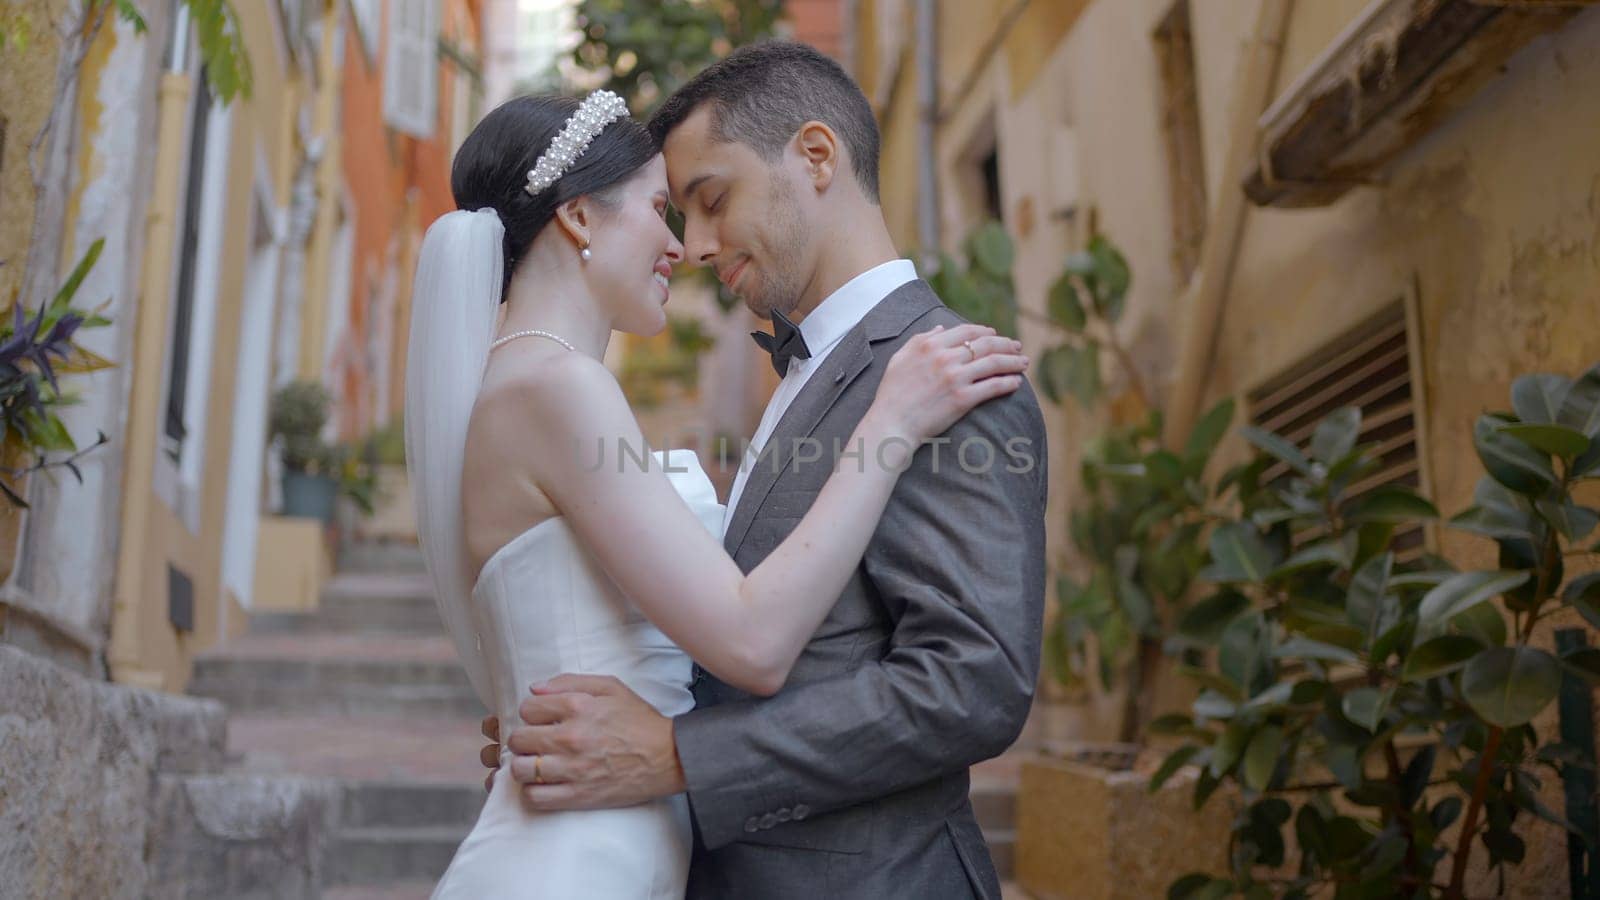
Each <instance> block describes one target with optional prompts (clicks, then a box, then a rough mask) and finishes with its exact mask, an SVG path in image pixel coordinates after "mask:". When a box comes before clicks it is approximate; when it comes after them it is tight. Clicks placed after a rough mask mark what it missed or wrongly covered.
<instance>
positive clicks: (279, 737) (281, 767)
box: [190, 546, 485, 900]
mask: <svg viewBox="0 0 1600 900" xmlns="http://www.w3.org/2000/svg"><path fill="white" fill-rule="evenodd" d="M340 562H341V566H340V569H341V570H340V572H339V573H338V574H337V575H336V576H335V577H334V578H333V579H332V580H331V581H330V582H329V584H328V586H327V588H326V590H325V591H324V593H323V597H322V602H321V606H320V607H319V608H318V609H317V611H316V612H314V613H264V614H257V615H254V616H252V617H251V621H250V626H249V630H248V633H247V634H246V635H245V636H244V637H243V638H241V639H239V640H237V641H233V642H230V643H228V644H226V645H224V646H222V647H219V648H217V649H216V650H214V651H212V652H209V653H206V654H204V655H203V656H201V657H200V658H198V659H197V660H196V662H195V669H194V676H193V679H192V680H191V684H190V692H191V693H193V694H196V695H199V696H203V697H210V698H213V699H216V700H220V701H222V702H223V703H225V704H226V705H227V707H228V709H229V711H230V713H231V715H230V719H229V723H228V745H227V746H228V759H229V767H230V769H233V770H236V771H245V772H258V773H293V774H297V775H302V776H309V777H314V778H321V779H325V780H326V781H327V782H328V783H330V784H332V785H334V786H335V787H336V789H337V791H338V802H337V805H336V812H335V815H334V816H333V818H334V825H333V826H332V827H331V828H330V829H329V832H328V833H327V835H326V837H325V839H324V841H323V852H322V856H321V859H320V863H321V866H320V870H321V875H322V884H323V887H324V893H323V896H325V897H329V898H338V900H360V898H368V897H370V898H379V897H383V898H396V900H407V898H412V897H416V898H425V897H427V896H428V893H429V891H430V890H431V889H432V886H433V883H434V881H436V880H437V879H438V877H439V876H440V875H441V874H442V873H443V872H444V869H445V867H446V866H447V865H448V864H449V862H450V858H451V856H453V855H454V854H455V850H456V847H457V845H459V844H460V842H461V839H462V838H463V837H465V836H466V834H467V831H468V829H470V828H471V827H472V823H473V821H474V820H475V819H476V818H477V815H478V809H479V807H480V806H481V805H482V803H483V798H484V792H483V775H484V774H485V772H484V770H483V769H482V767H481V766H479V764H478V748H479V746H481V745H482V743H483V740H482V738H481V737H480V736H479V735H478V727H479V720H480V719H481V718H482V711H481V709H480V707H479V705H478V701H477V698H476V697H474V696H473V694H472V688H471V686H470V685H469V684H468V683H467V679H466V675H465V674H464V673H463V672H462V671H461V668H460V666H459V665H457V663H456V661H455V648H454V647H453V645H452V644H451V643H450V641H449V639H448V638H447V637H446V636H445V635H444V630H443V627H442V626H441V624H440V622H439V617H438V613H437V612H436V610H435V608H434V602H433V598H432V596H431V595H430V593H429V586H428V582H427V577H426V575H425V574H424V573H423V570H422V563H421V556H420V554H419V553H418V551H417V550H416V548H414V547H410V548H407V547H392V546H391V547H358V548H356V549H355V550H354V551H353V552H352V553H351V554H349V555H347V556H346V558H344V559H342V560H341V561H340Z"/></svg>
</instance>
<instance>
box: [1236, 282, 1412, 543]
mask: <svg viewBox="0 0 1600 900" xmlns="http://www.w3.org/2000/svg"><path fill="white" fill-rule="evenodd" d="M1407 310H1408V303H1406V302H1404V301H1402V302H1397V303H1394V304H1392V305H1391V306H1389V307H1388V308H1386V309H1385V310H1383V312H1381V313H1379V314H1378V315H1377V316H1375V317H1374V318H1372V319H1371V320H1369V321H1368V322H1366V323H1364V324H1362V325H1360V326H1359V327H1357V328H1354V329H1352V330H1351V331H1350V332H1348V333H1347V334H1345V335H1343V336H1341V337H1339V338H1337V339H1336V340H1333V341H1331V342H1329V343H1328V344H1326V345H1325V346H1324V347H1323V348H1322V349H1321V350H1319V351H1317V352H1316V353H1314V354H1312V355H1311V357H1309V358H1308V359H1306V360H1305V361H1304V362H1301V363H1300V364H1298V365H1296V366H1294V367H1293V368H1291V369H1290V370H1289V371H1287V372H1285V373H1283V374H1282V375H1280V376H1278V377H1277V378H1274V379H1272V380H1271V381H1269V382H1268V383H1267V384H1265V385H1262V386H1261V387H1260V388H1257V389H1256V390H1255V391H1252V392H1251V393H1250V408H1251V411H1252V412H1251V419H1252V421H1253V422H1254V423H1255V424H1256V425H1257V426H1259V427H1262V428H1265V429H1267V430H1269V431H1274V432H1277V433H1278V434H1281V435H1283V436H1284V437H1286V438H1288V439H1289V440H1291V441H1293V442H1294V443H1295V444H1296V445H1298V446H1299V447H1301V448H1302V449H1304V448H1306V447H1308V446H1309V445H1310V443H1311V434H1312V432H1313V431H1314V430H1315V429H1316V427H1317V423H1318V422H1321V421H1322V420H1323V418H1325V417H1326V416H1327V415H1328V414H1329V413H1331V412H1333V411H1334V410H1335V409H1338V408H1340V407H1343V406H1354V407H1357V408H1359V409H1360V410H1361V438H1360V443H1361V444H1362V445H1366V446H1371V447H1372V448H1373V453H1374V454H1375V455H1376V456H1377V457H1378V458H1379V459H1380V461H1381V466H1380V467H1379V468H1378V470H1377V471H1375V472H1373V473H1372V474H1371V475H1369V476H1367V478H1366V479H1364V480H1362V481H1360V482H1357V483H1356V484H1355V485H1352V487H1351V490H1350V494H1351V495H1355V494H1360V493H1364V492H1366V491H1370V490H1372V489H1373V488H1376V487H1380V486H1383V485H1387V484H1401V485H1406V486H1407V487H1410V488H1413V489H1415V490H1418V491H1420V492H1421V493H1422V494H1423V495H1424V496H1426V495H1427V494H1428V493H1429V491H1428V484H1427V479H1426V477H1425V476H1426V472H1425V470H1424V458H1423V453H1422V450H1421V447H1422V440H1421V436H1420V433H1419V425H1418V422H1419V419H1420V406H1421V403H1420V396H1421V391H1420V390H1419V389H1417V384H1418V382H1419V380H1420V379H1418V378H1417V376H1416V375H1415V372H1414V358H1413V350H1412V345H1413V343H1414V341H1413V329H1412V328H1411V327H1410V326H1409V324H1408V314H1407ZM1287 472H1288V469H1287V467H1286V466H1284V465H1283V464H1281V463H1280V464H1278V465H1277V466H1274V467H1273V468H1271V469H1268V470H1267V472H1266V475H1265V479H1266V480H1273V479H1276V478H1281V477H1284V476H1285V475H1286V474H1287ZM1426 542H1427V539H1426V534H1425V532H1424V530H1423V528H1422V527H1421V526H1420V525H1411V526H1407V527H1406V528H1404V529H1402V530H1401V531H1399V532H1396V535H1395V550H1396V553H1397V554H1398V556H1399V558H1400V559H1401V560H1410V559H1414V558H1416V556H1418V555H1419V554H1421V553H1422V552H1423V550H1424V545H1425V544H1426Z"/></svg>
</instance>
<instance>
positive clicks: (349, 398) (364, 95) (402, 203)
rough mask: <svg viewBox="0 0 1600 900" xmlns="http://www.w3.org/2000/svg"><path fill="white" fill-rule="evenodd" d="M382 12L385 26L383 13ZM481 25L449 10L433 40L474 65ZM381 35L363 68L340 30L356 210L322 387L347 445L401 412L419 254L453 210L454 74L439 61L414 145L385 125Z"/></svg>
mask: <svg viewBox="0 0 1600 900" xmlns="http://www.w3.org/2000/svg"><path fill="white" fill-rule="evenodd" d="M383 7H384V9H383V15H384V16H385V17H387V16H388V15H390V13H391V11H390V9H389V4H387V3H385V4H384V5H383ZM482 20H483V10H482V3H481V2H479V0H446V2H445V3H444V10H443V15H442V17H441V20H440V35H441V37H442V38H443V39H444V40H445V41H446V42H448V43H450V44H452V45H454V46H456V47H457V48H460V49H461V50H462V51H463V52H465V53H466V54H468V55H469V56H472V57H474V58H476V57H477V56H478V55H479V49H478V48H479V47H480V38H481V34H482ZM387 31H388V29H387V27H386V26H385V27H383V28H381V29H380V40H379V41H378V46H377V52H376V53H374V54H373V55H372V56H371V57H370V58H369V57H368V55H367V53H366V50H365V48H364V46H363V44H362V41H361V37H360V35H359V34H358V33H357V30H356V29H355V28H354V27H350V28H347V29H345V34H346V37H345V52H344V80H343V91H342V97H341V103H342V116H341V129H342V144H343V148H342V149H343V159H342V165H343V167H344V175H345V182H346V185H347V186H348V189H349V192H350V198H351V202H352V204H353V206H354V208H355V210H354V212H355V228H354V237H353V247H354V250H353V259H352V261H351V264H350V294H351V296H350V304H349V317H348V321H347V323H346V326H347V329H348V330H347V331H345V332H344V333H343V334H333V335H330V336H329V339H330V340H333V341H336V342H338V343H339V347H338V349H337V351H336V353H337V354H338V357H339V359H340V360H341V363H340V364H339V365H338V366H337V369H336V371H337V372H338V373H339V377H338V378H337V383H335V384H332V385H330V386H329V387H330V389H331V390H333V391H334V392H335V393H336V395H337V397H338V400H339V403H338V406H339V409H340V413H339V414H340V422H339V430H340V432H341V434H342V435H343V436H344V437H358V436H360V435H361V434H362V433H363V432H365V431H366V430H368V429H370V428H372V427H375V426H377V425H382V424H384V423H385V422H387V421H389V420H390V418H391V417H392V416H393V415H395V414H398V412H399V410H400V408H401V405H402V402H403V392H402V390H401V389H400V388H401V385H403V378H404V375H403V373H404V371H405V360H404V353H405V339H406V334H407V330H408V326H409V316H408V310H409V299H410V290H411V278H412V271H413V265H414V261H415V258H416V248H417V247H418V245H419V244H420V243H421V240H422V234H423V232H424V231H426V229H427V227H428V225H429V223H431V222H432V221H433V220H434V219H436V218H438V217H439V216H441V215H443V214H444V213H446V212H449V211H450V210H452V209H454V208H455V202H454V201H453V200H452V199H451V195H450V159H451V154H452V152H453V147H452V143H451V141H452V135H451V133H450V123H451V121H452V110H451V103H452V102H453V100H454V98H455V84H454V79H455V78H457V77H461V76H460V75H459V70H458V68H457V66H456V65H455V64H454V62H452V61H450V60H448V59H446V58H444V57H443V56H441V57H440V59H439V63H438V66H439V85H438V98H439V102H438V116H437V119H436V122H435V128H434V131H433V135H432V136H431V137H430V138H428V139H426V140H418V139H416V138H413V137H411V136H410V135H406V134H403V133H401V132H398V131H395V130H394V129H392V128H390V127H389V126H388V125H387V124H385V123H384V120H383V78H384V70H383V63H384V54H385V47H384V39H383V36H384V35H386V34H387ZM378 316H384V317H386V318H387V320H388V322H389V325H390V327H389V329H388V332H387V337H388V341H387V342H382V341H376V342H375V340H374V339H375V338H381V337H383V336H384V335H383V332H382V331H381V328H380V326H381V325H382V324H383V323H380V322H379V321H377V320H376V317H378ZM375 343H384V344H385V346H383V347H378V346H374V344H375ZM378 353H387V354H388V355H389V360H390V366H389V372H388V375H389V391H388V401H389V402H388V404H387V405H388V408H387V409H378V408H376V403H377V398H378V393H379V392H378V385H377V383H376V379H378V378H379V377H380V376H381V374H382V373H381V371H380V370H378V369H377V368H376V366H375V365H374V356H375V355H376V354H378Z"/></svg>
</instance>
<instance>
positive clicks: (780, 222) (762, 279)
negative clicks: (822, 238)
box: [744, 167, 811, 320]
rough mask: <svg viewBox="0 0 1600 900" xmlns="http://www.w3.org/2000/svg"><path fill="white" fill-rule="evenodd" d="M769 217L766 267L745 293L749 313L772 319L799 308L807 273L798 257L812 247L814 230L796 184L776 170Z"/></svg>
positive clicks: (765, 237) (769, 190)
mask: <svg viewBox="0 0 1600 900" xmlns="http://www.w3.org/2000/svg"><path fill="white" fill-rule="evenodd" d="M767 210H768V213H767V218H766V221H765V223H764V225H763V227H762V229H761V243H762V244H764V245H765V246H764V247H763V249H764V250H765V253H766V260H765V265H762V266H759V267H757V270H756V272H755V274H756V275H757V276H758V277H757V278H756V284H755V285H753V289H752V290H748V291H746V293H745V297H744V302H745V306H746V307H747V308H749V310H750V311H751V312H753V313H755V314H756V315H757V316H758V317H760V318H762V319H769V320H770V319H771V318H772V313H773V311H774V310H776V311H778V312H781V313H783V314H784V315H786V316H787V315H790V314H792V313H793V312H794V311H795V308H796V307H798V306H799V305H800V292H801V290H802V288H803V286H804V285H805V283H806V281H807V278H806V273H805V272H803V271H802V270H801V268H802V267H801V260H800V259H799V258H797V257H800V256H803V255H808V254H803V253H802V252H801V248H806V247H809V246H810V241H811V229H810V226H809V225H808V224H807V222H806V221H805V217H804V216H803V215H802V214H801V211H800V203H799V201H798V200H797V199H796V198H795V194H794V185H792V184H790V183H789V182H788V181H787V180H785V179H784V178H783V176H782V173H781V172H780V170H778V169H777V168H776V167H774V168H773V169H772V170H771V171H770V172H769V173H768V176H767Z"/></svg>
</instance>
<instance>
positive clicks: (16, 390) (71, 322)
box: [0, 239, 112, 508]
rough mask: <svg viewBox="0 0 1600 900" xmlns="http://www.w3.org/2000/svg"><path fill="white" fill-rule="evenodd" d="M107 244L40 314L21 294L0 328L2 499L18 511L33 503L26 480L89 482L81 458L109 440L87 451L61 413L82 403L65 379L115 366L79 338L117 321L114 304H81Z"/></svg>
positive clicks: (90, 253) (98, 244) (92, 250)
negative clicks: (38, 475) (51, 477)
mask: <svg viewBox="0 0 1600 900" xmlns="http://www.w3.org/2000/svg"><path fill="white" fill-rule="evenodd" d="M104 247H105V241H104V239H101V240H98V241H95V242H94V243H93V244H91V245H90V247H89V249H88V250H87V251H85V253H84V255H83V257H82V258H81V259H79V260H78V264H77V265H76V266H74V267H73V270H72V273H71V274H70V275H68V276H67V280H66V281H65V282H63V283H62V285H61V288H60V290H58V291H57V292H56V294H55V296H54V297H53V298H51V300H50V302H49V303H47V304H45V306H44V307H43V308H42V309H40V310H38V311H37V312H36V313H34V314H33V315H32V316H29V315H28V314H27V311H26V310H24V309H23V306H22V303H21V302H20V301H19V300H18V298H17V297H16V296H15V295H13V296H12V298H11V307H12V317H11V321H10V323H9V324H6V325H3V326H0V459H3V460H4V462H3V463H0V494H3V495H4V496H5V498H6V501H7V502H8V503H10V504H11V505H12V506H13V507H19V508H26V507H27V506H28V504H27V503H26V502H25V501H24V500H23V499H22V479H23V478H24V477H25V476H27V475H28V474H29V473H31V472H37V471H43V470H49V469H54V468H63V469H66V470H67V471H68V472H71V473H72V475H73V477H74V478H77V479H78V481H79V483H82V481H83V475H82V473H81V472H80V471H79V469H78V466H77V461H78V460H79V459H81V458H82V457H83V455H84V454H86V453H88V452H90V451H92V450H94V449H95V448H96V447H100V446H101V445H103V444H105V443H107V440H108V439H107V438H106V436H105V433H104V432H101V433H100V434H99V436H98V437H97V438H96V440H95V442H94V443H93V444H92V445H90V446H88V447H84V448H80V447H79V446H78V443H77V442H76V441H75V440H73V437H72V435H71V434H70V433H69V432H68V431H67V428H66V426H65V425H64V424H63V423H62V421H61V419H60V417H59V416H58V415H57V414H56V410H58V409H60V408H61V407H64V406H68V405H71V404H72V403H74V402H76V398H75V397H74V396H72V395H71V394H69V393H66V392H65V391H63V390H62V387H61V383H60V381H59V380H58V378H57V376H58V375H63V374H68V373H84V372H93V371H97V370H100V369H105V368H109V367H110V366H111V365H112V363H111V362H110V361H109V360H106V359H104V358H102V357H100V356H97V355H95V354H94V353H91V352H90V351H88V350H86V349H84V348H83V347H80V346H78V344H77V343H76V342H75V340H74V338H75V337H76V336H77V333H78V332H79V331H80V330H82V329H84V328H101V327H104V326H106V325H109V324H111V322H110V320H109V319H107V318H105V316H103V315H102V314H101V313H102V312H103V311H104V310H105V306H106V304H101V306H100V307H98V308H97V309H95V310H82V309H79V308H77V307H76V306H75V305H74V303H75V301H76V298H77V293H78V289H79V288H80V287H81V286H82V285H83V280H84V279H85V278H86V277H88V275H89V271H90V270H91V269H93V268H94V265H95V262H96V261H97V260H98V259H99V258H100V251H101V250H102V249H104ZM108 303H109V301H108ZM63 454H64V455H63Z"/></svg>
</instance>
